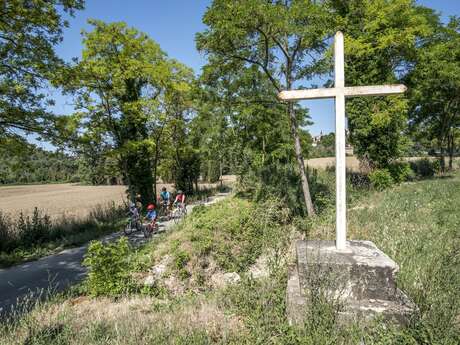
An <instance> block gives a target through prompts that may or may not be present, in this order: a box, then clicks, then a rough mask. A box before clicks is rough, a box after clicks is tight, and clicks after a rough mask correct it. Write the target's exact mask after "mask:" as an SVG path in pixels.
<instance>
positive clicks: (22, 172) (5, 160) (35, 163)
mask: <svg viewBox="0 0 460 345" xmlns="http://www.w3.org/2000/svg"><path fill="white" fill-rule="evenodd" d="M18 145H21V148H20V151H19V152H18V151H15V150H11V149H12V148H11V145H5V146H0V184H26V183H51V182H70V181H72V182H73V181H74V180H75V178H77V179H78V180H79V179H80V177H79V176H78V166H77V164H76V163H75V161H74V157H71V156H69V155H67V154H65V153H62V152H49V151H45V150H42V149H40V148H38V147H36V146H34V145H32V144H26V143H18Z"/></svg>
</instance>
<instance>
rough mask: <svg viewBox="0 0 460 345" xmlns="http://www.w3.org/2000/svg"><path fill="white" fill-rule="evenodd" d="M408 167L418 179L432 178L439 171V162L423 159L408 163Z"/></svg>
mask: <svg viewBox="0 0 460 345" xmlns="http://www.w3.org/2000/svg"><path fill="white" fill-rule="evenodd" d="M410 167H411V169H412V170H413V171H414V173H415V175H416V176H417V177H419V178H427V177H428V178H429V177H433V176H434V174H435V173H437V172H438V171H439V161H432V160H430V159H428V158H423V159H419V160H415V161H411V162H410Z"/></svg>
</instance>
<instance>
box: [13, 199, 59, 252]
mask: <svg viewBox="0 0 460 345" xmlns="http://www.w3.org/2000/svg"><path fill="white" fill-rule="evenodd" d="M17 227H18V230H19V236H20V242H21V243H22V245H24V246H25V247H30V246H33V245H35V244H39V243H43V242H45V241H46V240H47V239H48V238H49V237H50V234H51V231H52V228H53V226H52V224H51V219H50V217H49V216H48V215H46V214H42V212H40V211H39V210H38V209H37V208H36V207H35V209H34V213H33V215H32V218H31V217H29V216H27V217H24V215H23V214H22V213H21V214H20V215H19V220H18V224H17Z"/></svg>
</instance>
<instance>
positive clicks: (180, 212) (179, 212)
mask: <svg viewBox="0 0 460 345" xmlns="http://www.w3.org/2000/svg"><path fill="white" fill-rule="evenodd" d="M186 215H187V206H185V205H184V204H178V205H177V206H176V207H175V209H174V210H173V212H172V218H173V219H174V223H176V224H177V223H179V221H180V220H181V219H182V218H184V217H185V216H186Z"/></svg>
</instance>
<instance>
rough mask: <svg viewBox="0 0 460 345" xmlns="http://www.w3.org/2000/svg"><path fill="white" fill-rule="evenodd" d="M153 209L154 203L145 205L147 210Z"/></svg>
mask: <svg viewBox="0 0 460 345" xmlns="http://www.w3.org/2000/svg"><path fill="white" fill-rule="evenodd" d="M153 209H155V205H154V204H149V205H148V206H147V210H149V211H150V210H153Z"/></svg>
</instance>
